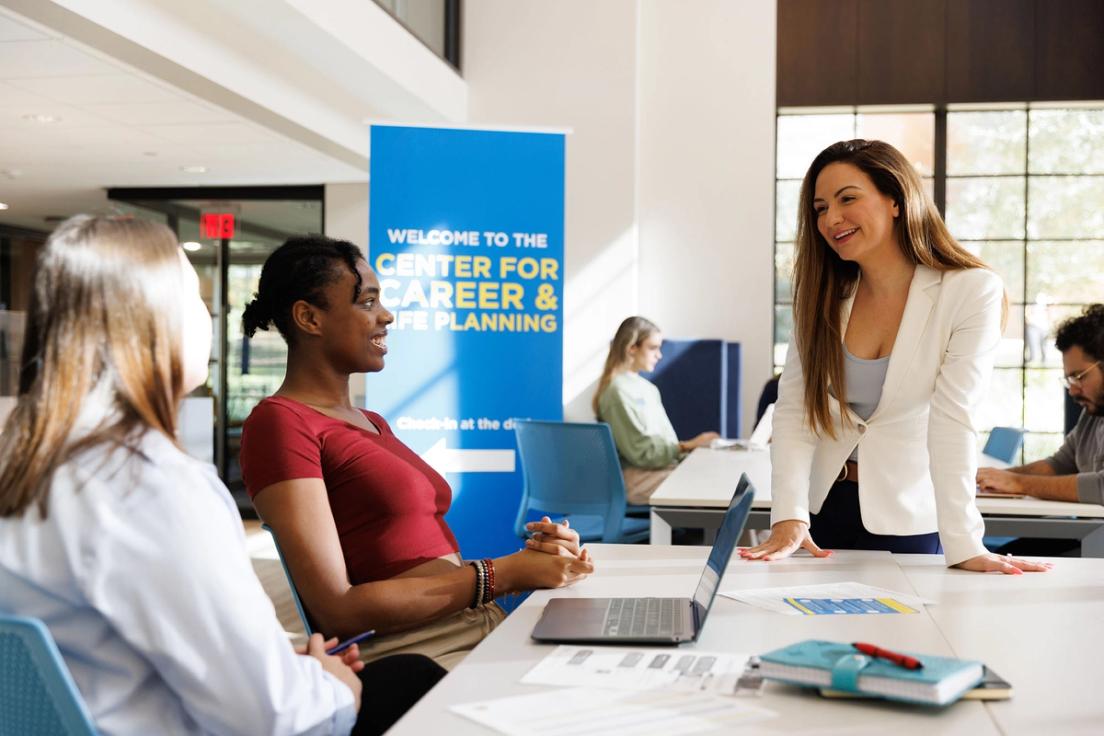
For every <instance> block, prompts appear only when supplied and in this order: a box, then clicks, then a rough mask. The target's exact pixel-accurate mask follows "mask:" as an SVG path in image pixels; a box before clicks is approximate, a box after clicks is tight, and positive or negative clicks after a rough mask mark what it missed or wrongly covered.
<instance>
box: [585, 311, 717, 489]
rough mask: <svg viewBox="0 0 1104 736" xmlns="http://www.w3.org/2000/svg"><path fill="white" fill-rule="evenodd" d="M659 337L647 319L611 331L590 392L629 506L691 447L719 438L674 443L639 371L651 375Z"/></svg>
mask: <svg viewBox="0 0 1104 736" xmlns="http://www.w3.org/2000/svg"><path fill="white" fill-rule="evenodd" d="M662 344H663V335H662V334H661V333H660V331H659V328H658V327H657V326H656V325H655V323H654V322H652V321H651V320H648V319H645V318H644V317H629V318H627V319H626V320H624V321H623V322H622V323H621V325H620V326H619V327H618V328H617V332H616V333H615V334H614V336H613V340H611V341H610V349H609V354H608V355H607V356H606V364H605V366H604V367H603V368H602V376H601V378H600V379H599V380H598V389H597V390H596V391H595V392H594V399H593V401H592V406H593V407H594V414H595V416H597V417H598V419H599V421H603V422H606V423H608V424H609V425H610V430H611V431H612V432H613V441H614V444H616V445H617V454H618V455H620V456H621V473H622V475H623V476H624V478H625V497H626V500H628V502H629V503H630V504H646V503H648V499H649V498H650V497H651V495H652V494H653V493H655V491H656V489H657V488H659V485H660V483H662V482H663V480H664V479H665V478H666V477H667V476H668V475H670V474H671V471H672V470H674V468H675V467H676V465H677V463H678V461H679V460H680V459H681V458H682V457H684V456H685V454H686V453H688V452H690V451H691V450H693V449H694V448H696V447H705V446H707V445H709V443H710V442H712V441H713V440H715V439H717V437H719V436H720V435H718V434H717V433H716V432H702V433H701V434H699V435H698V436H697V437H694V438H693V439H690V440H686V441H684V442H680V441H679V438H678V437H677V436H676V435H675V428H674V427H672V426H671V420H670V418H668V416H667V412H666V410H665V409H664V408H663V401H662V399H660V396H659V389H657V388H656V387H655V385H654V384H653V383H652V382H651V381H649V380H648V379H647V378H644V376H642V375H640V373H641V372H651V371H653V370H655V367H656V364H657V363H659V361H660V359H661V358H662V357H663V353H662V352H660V348H661V346H662Z"/></svg>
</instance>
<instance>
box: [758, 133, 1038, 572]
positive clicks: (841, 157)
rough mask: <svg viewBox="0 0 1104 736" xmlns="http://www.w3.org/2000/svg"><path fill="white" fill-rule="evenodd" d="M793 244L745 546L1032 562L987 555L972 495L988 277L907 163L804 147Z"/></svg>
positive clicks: (995, 284) (848, 149) (998, 294)
mask: <svg viewBox="0 0 1104 736" xmlns="http://www.w3.org/2000/svg"><path fill="white" fill-rule="evenodd" d="M796 249H797V250H796V260H795V267H794V281H793V284H794V305H793V312H794V329H793V338H792V339H791V341H790V348H789V354H788V356H787V358H786V365H785V368H784V369H783V371H782V377H781V382H780V384H779V400H778V403H777V405H776V408H775V414H774V436H773V442H772V444H771V461H772V467H773V471H772V487H771V493H772V509H771V522H772V524H771V531H770V536H769V538H768V539H767V540H766V541H765V542H763V543H762V544H760V545H758V546H756V547H753V548H751V549H748V550H744V551H743V555H744V556H745V557H747V558H751V559H766V560H772V559H778V558H782V557H787V556H789V555H790V554H792V553H793V552H794V551H795V550H797V549H798V548H801V547H803V548H805V549H807V550H809V551H810V552H812V553H813V554H814V555H815V556H818V557H822V556H827V555H828V554H830V552H828V551H826V550H825V549H822V547H835V548H850V549H883V550H889V551H894V552H917V553H938V552H942V553H943V554H944V555H945V558H946V562H947V564H948V565H950V566H955V567H959V568H962V569H966V570H974V571H979V572H987V571H999V572H1004V573H1008V574H1019V573H1021V572H1023V571H1025V570H1027V571H1042V570H1045V569H1046V566H1045V565H1042V564H1037V563H1032V562H1028V561H1025V560H1018V559H1013V558H1004V557H999V556H997V555H993V554H990V553H989V552H987V551H986V549H985V547H984V546H983V544H982V534H983V533H984V529H985V527H984V523H983V522H982V519H981V514H980V513H978V510H977V507H976V505H975V503H974V494H975V481H974V476H975V472H976V467H977V431H976V424H975V419H976V414H977V411H978V407H979V405H980V404H981V400H982V398H983V396H984V394H985V391H986V388H987V387H988V383H989V377H990V375H991V373H992V367H993V359H994V354H995V352H996V349H997V345H998V343H999V342H1000V335H1001V329H1002V325H1003V321H1004V313H1005V310H1006V305H1005V296H1004V287H1003V285H1002V284H1001V280H1000V278H998V277H997V275H996V274H994V273H993V272H992V271H990V270H989V269H988V268H987V267H986V266H985V264H984V263H982V262H981V261H980V260H979V259H978V258H976V257H975V256H973V255H972V254H970V253H969V252H968V251H967V250H965V249H964V248H963V247H962V246H961V245H959V244H958V243H957V242H956V241H955V240H954V238H953V237H951V235H950V233H949V232H948V230H947V227H946V225H944V223H943V220H942V218H941V217H940V216H939V212H938V211H937V210H936V209H935V206H934V205H933V204H932V202H931V200H930V199H929V198H928V197H927V195H926V194H925V193H924V190H923V187H922V185H921V182H920V177H919V176H918V175H917V173H916V171H915V169H914V168H913V167H912V165H911V164H910V163H909V162H908V160H907V159H906V158H905V157H904V156H903V155H901V153H900V151H898V150H897V149H895V148H894V147H893V146H890V145H889V144H887V143H883V142H881V141H866V140H852V141H843V142H840V143H836V144H833V145H831V146H829V147H828V148H826V149H825V150H824V151H822V152H821V153H820V154H819V155H818V156H817V157H816V158H815V159H814V160H813V163H812V165H811V166H810V167H809V171H808V172H807V173H806V174H805V179H804V181H803V182H802V185H801V197H800V203H799V210H798V235H797V243H796ZM814 540H816V541H815V542H814Z"/></svg>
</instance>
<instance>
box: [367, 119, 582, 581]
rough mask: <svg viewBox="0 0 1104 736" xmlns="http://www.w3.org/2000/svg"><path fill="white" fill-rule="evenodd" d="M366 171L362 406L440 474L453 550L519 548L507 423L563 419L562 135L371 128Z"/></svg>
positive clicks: (516, 473)
mask: <svg viewBox="0 0 1104 736" xmlns="http://www.w3.org/2000/svg"><path fill="white" fill-rule="evenodd" d="M370 176H371V179H370V183H369V186H370V202H369V218H370V225H369V246H368V249H369V263H371V265H372V268H374V269H375V271H376V273H377V274H378V275H379V279H380V285H381V287H382V294H381V300H382V302H383V304H384V306H386V307H387V308H388V309H389V310H391V311H392V312H393V313H394V314H395V322H394V323H393V324H392V325H391V327H390V328H389V330H390V332H391V337H389V338H388V347H389V348H390V351H389V353H388V356H387V367H386V368H385V369H384V370H383V372H381V373H378V374H373V375H370V376H368V381H367V401H368V405H369V406H370V407H371V408H373V409H375V410H377V411H380V413H382V414H383V416H384V417H386V418H387V420H388V421H389V422H390V423H391V426H392V428H393V429H394V430H395V433H396V434H397V435H398V436H399V437H400V438H401V439H402V440H403V441H404V442H405V443H406V444H408V445H409V446H410V447H411V448H412V449H413V450H414V451H415V452H417V453H419V454H420V455H421V456H422V457H424V458H425V459H426V460H427V461H428V462H429V464H430V465H432V466H433V467H435V468H436V469H437V470H438V471H439V472H441V473H442V474H443V475H444V476H445V478H446V479H447V480H448V481H449V484H450V485H451V486H452V489H453V502H452V508H451V510H450V511H449V514H448V517H447V519H448V523H449V526H450V527H451V528H452V530H453V531H454V532H455V533H456V536H457V538H458V539H459V541H460V548H461V552H462V554H463V555H464V556H465V557H466V558H469V559H470V558H475V557H492V556H496V555H501V554H504V553H508V552H513V551H516V550H517V549H518V548H519V546H520V540H519V539H518V538H517V537H516V536H515V535H514V532H513V523H514V518H515V516H516V515H517V510H518V505H519V503H520V499H521V487H522V475H521V466H520V463H519V462H518V458H517V445H516V442H515V439H514V432H513V426H512V423H511V421H510V420H511V419H512V418H514V417H532V418H539V419H556V420H558V419H562V417H563V403H562V394H563V334H562V324H563V252H564V246H563V222H564V135H563V134H562V133H529V132H505V131H488V130H469V129H456V128H427V127H411V126H393V125H373V126H372V128H371V172H370Z"/></svg>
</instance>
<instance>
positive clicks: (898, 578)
mask: <svg viewBox="0 0 1104 736" xmlns="http://www.w3.org/2000/svg"><path fill="white" fill-rule="evenodd" d="M590 549H591V551H592V553H593V554H594V556H595V559H596V561H597V564H598V572H597V573H596V574H595V575H594V576H592V577H591V578H590V579H588V580H586V581H584V582H582V583H580V584H579V585H576V586H574V587H571V588H567V589H563V590H558V591H539V592H537V593H534V594H533V595H532V596H531V597H530V598H529V599H528V600H527V601H526V602H525V603H524V604H523V605H522V606H521V607H520V608H518V609H517V610H516V611H515V612H514V613H513V614H511V615H510V616H509V617H508V618H507V619H506V621H505V622H504V623H503V624H502V625H501V626H500V627H499V628H498V629H497V630H496V631H495V632H494V633H492V634H491V636H490V637H488V638H487V639H486V640H485V641H484V642H483V643H482V644H481V645H480V646H479V647H478V648H476V650H475V651H474V652H472V654H471V655H469V656H468V658H467V659H466V660H464V662H463V663H461V664H460V665H459V666H458V667H457V668H456V669H455V670H453V671H452V673H450V674H449V676H448V677H446V678H445V679H444V680H442V681H441V683H439V684H438V685H437V687H435V688H434V689H433V690H432V691H431V692H430V693H429V694H428V695H426V697H425V698H423V699H422V700H421V701H420V702H419V703H418V704H417V705H416V706H415V707H414V708H413V709H412V710H411V711H410V712H409V713H408V714H407V715H406V716H405V717H404V718H403V719H402V720H401V721H400V722H399V723H398V724H396V726H395V728H394V729H393V730H392V731H391V732H390V733H393V734H400V735H401V734H410V735H411V736H415V735H416V736H424V735H425V734H435V733H436V734H446V733H447V734H449V736H453V734H486V733H489V732H488V731H486V730H484V729H483V728H482V727H481V726H478V725H476V724H475V723H473V722H470V721H468V720H467V719H465V718H462V717H461V716H458V715H455V714H453V713H451V712H450V711H449V710H448V708H449V706H451V705H456V704H460V703H468V702H474V701H479V700H486V699H489V698H493V697H500V696H507V695H516V694H522V693H529V692H536V691H538V690H547V689H552V688H544V687H541V686H534V685H522V684H520V682H519V680H520V679H521V677H522V676H523V675H524V674H525V673H526V672H527V671H528V670H529V669H530V668H531V667H533V665H535V664H536V663H537V662H538V661H540V659H541V658H542V657H544V656H545V655H546V654H547V653H548V652H549V651H551V650H552V648H553V647H552V646H550V645H541V644H537V643H535V642H533V641H532V640H531V639H530V638H529V634H530V632H531V631H532V629H533V626H534V624H536V622H537V619H538V618H539V617H540V614H541V610H542V608H543V606H544V604H545V603H546V602H547V601H548V600H549V598H551V597H553V596H579V597H587V596H605V595H659V596H666V595H678V596H688V595H690V594H691V593H692V591H693V588H694V586H695V585H696V583H697V578H698V575H699V574H700V572H701V568H702V564H703V562H704V559H705V555H706V551H707V550H706V549H705V548H704V547H689V546H683V547H671V546H656V545H597V544H595V545H590ZM1056 562H1057V565H1058V566H1057V567H1056V568H1055V569H1054V570H1052V571H1051V572H1049V573H1042V574H1036V575H1025V576H1022V577H1020V576H1017V577H1001V576H995V575H994V576H986V575H980V574H977V573H967V572H962V571H958V570H948V569H947V568H946V567H944V566H943V559H942V557H941V556H927V555H911V556H907V557H906V558H905V560H904V565H903V566H901V565H898V558H897V557H896V556H894V555H890V554H888V553H885V552H858V551H841V552H837V553H836V554H835V555H833V557H831V558H829V559H826V560H814V559H812V558H810V557H807V556H805V557H794V558H790V559H788V560H781V561H778V562H771V563H761V562H747V561H743V560H735V561H733V563H732V564H731V565H730V566H729V568H728V572H727V574H726V576H725V578H724V580H723V581H722V583H721V590H732V589H741V588H743V589H747V588H759V587H770V586H779V585H788V584H795V585H796V584H809V583H818V582H843V581H858V582H863V583H867V584H869V585H877V586H881V587H886V588H890V589H894V590H898V591H900V592H903V593H911V592H920V593H921V594H922V595H924V596H927V597H930V598H932V599H933V600H936V601H939V605H937V606H929V607H926V609H925V611H924V612H923V613H921V614H919V615H901V616H816V617H799V616H781V615H779V614H775V613H769V612H766V611H761V610H759V609H755V608H751V607H749V606H745V605H744V604H741V603H737V602H736V601H732V600H729V599H727V598H723V597H718V598H717V601H716V603H715V604H714V607H713V610H712V612H711V614H710V617H709V619H708V621H707V622H706V625H705V629H704V632H703V634H702V637H701V639H700V640H699V641H698V642H697V643H694V644H687V645H684V646H683V648H690V649H693V648H700V649H704V650H721V651H730V652H746V653H749V654H758V653H762V652H764V651H767V650H770V649H773V648H776V647H780V646H784V645H786V644H790V643H793V642H795V641H798V640H801V639H806V638H814V637H817V638H825V639H834V640H839V641H858V640H870V641H874V642H885V643H886V644H887V645H888V644H892V645H893V646H896V647H899V648H901V649H905V650H913V651H920V652H929V653H932V654H942V655H952V656H971V657H976V658H979V659H982V660H984V661H986V662H988V663H990V664H992V665H993V667H994V668H995V669H996V671H997V672H998V673H1000V674H1001V675H1002V676H1003V677H1005V678H1006V679H1008V680H1009V681H1010V682H1012V683H1013V685H1014V686H1015V688H1016V697H1015V700H1013V701H1012V702H1011V703H999V704H995V705H983V704H981V703H979V702H968V701H962V702H959V703H956V704H955V705H953V706H950V707H948V708H946V709H942V710H940V709H929V708H924V707H919V706H908V705H903V704H894V703H888V702H878V701H835V700H826V699H822V698H820V697H819V696H817V695H815V694H813V693H812V692H810V691H806V690H801V689H798V688H792V687H786V686H782V685H778V684H773V683H768V684H767V685H766V687H765V689H764V693H763V696H762V697H761V698H759V699H756V700H755V701H754V702H755V704H756V705H759V706H762V707H765V708H768V709H770V710H773V711H775V712H777V713H778V714H779V716H780V717H778V718H775V719H773V720H771V721H766V722H760V723H756V724H754V725H749V726H748V727H746V728H744V729H742V730H739V731H736V733H772V734H789V735H790V736H793V735H795V734H803V733H818V734H827V733H832V734H860V733H867V734H878V735H883V734H894V736H896V735H897V734H922V735H923V736H932V735H933V734H966V735H968V736H984V735H986V734H997V733H1005V734H1018V733H1023V734H1037V733H1042V732H1045V731H1044V730H1043V726H1044V725H1045V724H1049V725H1050V726H1051V728H1050V729H1049V732H1050V733H1053V734H1058V733H1062V734H1066V733H1077V732H1079V731H1081V732H1085V733H1089V732H1092V731H1093V730H1094V729H1098V728H1099V726H1100V724H1102V723H1104V699H1101V698H1099V697H1098V696H1096V693H1095V690H1096V685H1097V678H1096V677H1095V676H1094V672H1095V668H1094V667H1092V666H1091V665H1092V661H1091V660H1092V658H1093V657H1094V656H1098V655H1099V652H1100V651H1102V648H1101V644H1104V631H1102V630H1101V627H1100V625H1099V622H1100V621H1101V620H1104V595H1102V594H1104V587H1102V585H1101V583H1100V581H1101V580H1104V562H1099V561H1096V560H1065V559H1061V560H1057V561H1056ZM1094 576H1095V577H1094ZM1082 586H1084V587H1082ZM1048 597H1049V598H1050V599H1051V600H1054V601H1055V604H1054V605H1049V606H1048V605H1045V604H1043V603H1042V602H1041V601H1042V600H1043V599H1044V598H1048ZM1071 615H1072V620H1071V618H1070V617H1071ZM1005 616H1009V619H1008V624H1007V625H1005V624H998V625H996V626H993V625H992V622H993V621H995V620H1001V619H1002V617H1005ZM1029 619H1030V621H1031V623H1030V625H1026V622H1027V620H1029ZM1067 621H1070V622H1071V623H1074V624H1076V626H1077V627H1078V628H1076V629H1074V628H1070V627H1068V626H1066V623H1067ZM1081 626H1084V628H1080V627H1081ZM1008 629H1011V630H1012V631H1014V632H1016V636H1015V637H1014V638H1012V637H1009V636H1008V635H1007V633H1008V631H1007V630H1008ZM1040 632H1049V634H1048V635H1047V636H1048V637H1049V638H1048V639H1047V640H1045V641H1044V640H1041V639H1040V638H1039V637H1040ZM1017 646H1018V647H1021V649H1020V650H1018V651H1013V650H1015V648H1016V647H1017ZM1043 647H1049V648H1050V650H1049V651H1048V652H1047V653H1046V654H1044V655H1042V657H1041V658H1040V657H1037V656H1036V653H1037V651H1038V650H1039V649H1041V648H1043ZM1064 657H1069V659H1068V660H1067V661H1068V662H1069V666H1068V667H1066V668H1057V669H1053V670H1051V669H1047V670H1046V671H1040V670H1038V669H1037V664H1038V663H1043V664H1047V665H1049V663H1050V662H1052V661H1054V662H1059V661H1062V659H1063V658H1064ZM366 697H370V695H367V694H366ZM564 707H570V703H565V704H564ZM539 723H540V714H539V713H534V714H533V726H532V731H533V732H534V733H540V728H539Z"/></svg>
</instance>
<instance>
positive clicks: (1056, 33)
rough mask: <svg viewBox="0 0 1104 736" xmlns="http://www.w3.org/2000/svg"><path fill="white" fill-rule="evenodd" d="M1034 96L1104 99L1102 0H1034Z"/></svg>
mask: <svg viewBox="0 0 1104 736" xmlns="http://www.w3.org/2000/svg"><path fill="white" fill-rule="evenodd" d="M1035 27H1036V32H1037V35H1036V49H1035V50H1036V53H1035V93H1036V97H1035V99H1039V100H1094V99H1095V100H1099V99H1104V0H1036V5H1035Z"/></svg>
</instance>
